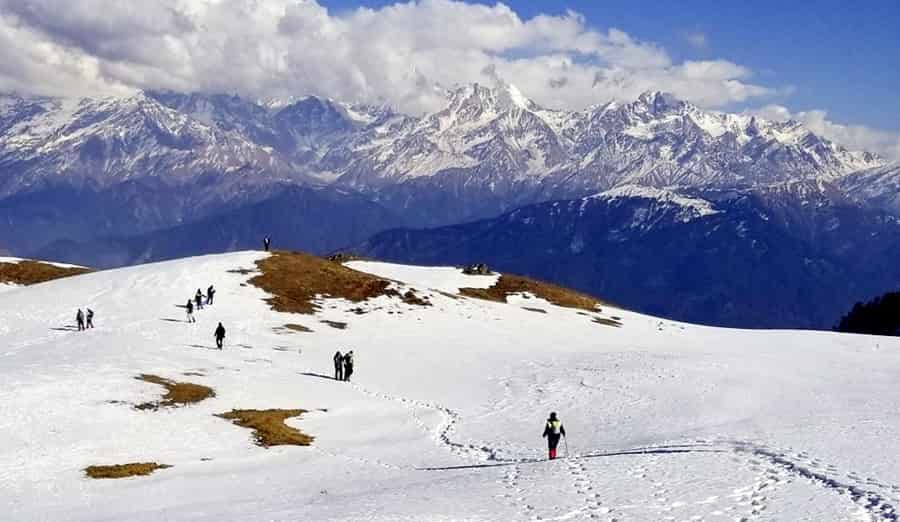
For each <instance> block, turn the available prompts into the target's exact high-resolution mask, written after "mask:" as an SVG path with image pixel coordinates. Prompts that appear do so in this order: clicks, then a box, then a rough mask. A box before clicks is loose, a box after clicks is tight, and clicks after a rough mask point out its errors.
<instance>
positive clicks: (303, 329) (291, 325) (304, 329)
mask: <svg viewBox="0 0 900 522" xmlns="http://www.w3.org/2000/svg"><path fill="white" fill-rule="evenodd" d="M282 328H284V329H286V330H291V331H292V332H307V333H308V332H312V330H310V329H309V328H307V327H305V326H303V325H302V324H295V323H288V324H286V325H284V326H282Z"/></svg>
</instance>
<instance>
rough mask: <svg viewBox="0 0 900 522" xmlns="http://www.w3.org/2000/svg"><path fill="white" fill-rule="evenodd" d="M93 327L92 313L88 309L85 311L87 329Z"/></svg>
mask: <svg viewBox="0 0 900 522" xmlns="http://www.w3.org/2000/svg"><path fill="white" fill-rule="evenodd" d="M93 327H94V311H93V310H91V309H90V308H88V309H87V328H93Z"/></svg>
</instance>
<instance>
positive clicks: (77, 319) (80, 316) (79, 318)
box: [75, 308, 84, 332]
mask: <svg viewBox="0 0 900 522" xmlns="http://www.w3.org/2000/svg"><path fill="white" fill-rule="evenodd" d="M75 322H76V323H78V331H79V332H80V331H82V330H84V312H82V311H81V308H79V309H78V313H76V314H75Z"/></svg>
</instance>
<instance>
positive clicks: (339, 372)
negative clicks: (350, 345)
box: [334, 350, 353, 381]
mask: <svg viewBox="0 0 900 522" xmlns="http://www.w3.org/2000/svg"><path fill="white" fill-rule="evenodd" d="M351 375H353V350H350V351H349V352H347V353H345V354H343V355H342V354H341V351H340V350H338V351H337V352H335V353H334V380H336V381H349V380H350V376H351Z"/></svg>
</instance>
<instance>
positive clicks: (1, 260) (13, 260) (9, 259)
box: [0, 256, 86, 268]
mask: <svg viewBox="0 0 900 522" xmlns="http://www.w3.org/2000/svg"><path fill="white" fill-rule="evenodd" d="M22 261H35V262H37V263H43V264H45V265H51V266H56V267H59V268H86V267H83V266H81V265H70V264H68V263H57V262H56V261H43V260H40V259H23V258H21V257H3V256H0V263H8V264H13V265H17V264H19V263H21V262H22Z"/></svg>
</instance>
